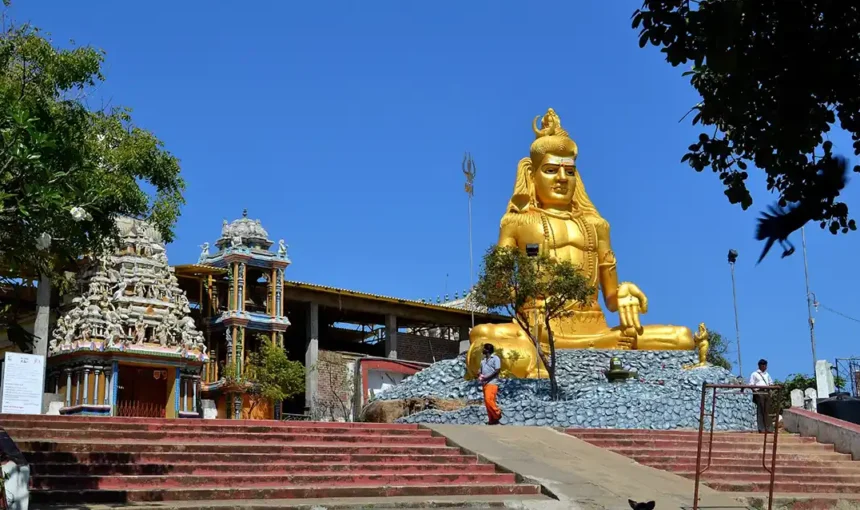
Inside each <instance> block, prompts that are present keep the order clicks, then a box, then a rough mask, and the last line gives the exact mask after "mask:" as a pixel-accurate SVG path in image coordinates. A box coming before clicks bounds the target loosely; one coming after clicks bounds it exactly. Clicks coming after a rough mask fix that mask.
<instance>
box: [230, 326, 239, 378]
mask: <svg viewBox="0 0 860 510" xmlns="http://www.w3.org/2000/svg"><path fill="white" fill-rule="evenodd" d="M232 330H233V332H232V335H231V336H232V337H233V345H231V346H230V351H229V352H228V355H229V357H230V359H229V360H227V363H228V364H229V363H233V362H235V361H236V343H237V342H238V339H239V331H238V328H236V326H232ZM234 368H235V367H234Z"/></svg>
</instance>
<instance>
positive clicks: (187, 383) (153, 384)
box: [47, 218, 209, 418]
mask: <svg viewBox="0 0 860 510" xmlns="http://www.w3.org/2000/svg"><path fill="white" fill-rule="evenodd" d="M117 226H118V228H119V232H120V237H121V239H122V244H121V245H120V246H119V248H118V249H117V250H115V251H114V252H112V253H105V254H102V255H100V256H97V257H94V258H93V259H91V260H89V261H85V263H84V264H83V265H82V267H81V269H80V271H79V274H78V296H77V297H75V298H74V299H73V300H72V306H71V308H69V309H68V310H67V311H66V312H65V313H64V314H62V315H61V316H60V318H59V319H58V320H57V322H56V325H55V328H54V330H53V335H52V337H51V340H50V343H49V350H48V374H47V387H48V390H49V391H51V390H53V392H54V393H55V394H57V395H62V396H64V402H63V404H64V405H63V406H62V408H61V409H60V410H59V411H60V413H61V414H89V415H111V414H113V415H119V416H146V417H167V418H172V417H183V416H198V410H197V394H196V393H197V388H198V381H199V378H200V372H201V369H202V367H203V365H204V363H206V362H207V361H208V360H209V356H208V355H207V352H206V351H207V349H206V345H205V342H204V338H203V335H202V334H201V333H200V331H199V330H198V328H197V326H196V324H195V321H194V319H193V317H192V316H191V309H190V307H189V302H188V299H187V298H186V296H185V293H184V292H183V291H182V290H181V289H180V288H179V282H178V281H177V279H176V276H174V274H173V271H172V269H171V268H170V266H168V264H167V254H166V251H165V247H164V244H163V243H162V242H161V239H160V236H159V235H158V233H157V232H156V231H155V229H153V228H151V227H150V226H149V225H147V224H146V223H144V222H142V221H138V220H134V219H131V218H120V219H119V220H118V221H117Z"/></svg>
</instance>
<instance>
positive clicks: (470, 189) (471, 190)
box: [463, 152, 477, 328]
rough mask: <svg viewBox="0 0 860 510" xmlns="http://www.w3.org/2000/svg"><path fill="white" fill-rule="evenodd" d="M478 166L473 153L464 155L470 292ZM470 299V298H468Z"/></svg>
mask: <svg viewBox="0 0 860 510" xmlns="http://www.w3.org/2000/svg"><path fill="white" fill-rule="evenodd" d="M476 171H477V167H476V166H475V160H473V159H472V155H471V154H469V153H468V152H467V153H466V154H464V155H463V175H465V176H466V186H465V189H466V194H467V195H469V294H472V292H473V290H474V257H473V254H472V196H473V195H474V194H475V173H476ZM467 300H468V298H467ZM469 310H470V311H471V312H472V327H473V328H474V327H475V307H474V306H472V305H471V304H470V305H469Z"/></svg>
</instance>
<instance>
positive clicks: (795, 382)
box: [773, 374, 845, 409]
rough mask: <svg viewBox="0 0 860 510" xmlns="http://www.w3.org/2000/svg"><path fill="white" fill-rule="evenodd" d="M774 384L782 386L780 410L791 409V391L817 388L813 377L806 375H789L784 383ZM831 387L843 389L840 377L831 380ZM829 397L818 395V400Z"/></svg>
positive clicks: (842, 381)
mask: <svg viewBox="0 0 860 510" xmlns="http://www.w3.org/2000/svg"><path fill="white" fill-rule="evenodd" d="M773 383H774V384H778V385H780V386H782V397H781V398H780V409H786V408H789V407H791V390H801V391H806V389H807V388H817V383H816V381H815V376H812V375H806V374H789V375H788V377H786V379H785V380H784V381H777V380H774V381H773ZM833 385H834V386H836V387H837V388H843V387H845V379H843V378H842V377H840V376H836V377H834V378H833ZM828 396H829V395H819V396H818V397H819V398H827V397H828Z"/></svg>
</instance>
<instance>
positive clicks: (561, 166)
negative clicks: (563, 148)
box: [533, 154, 576, 208]
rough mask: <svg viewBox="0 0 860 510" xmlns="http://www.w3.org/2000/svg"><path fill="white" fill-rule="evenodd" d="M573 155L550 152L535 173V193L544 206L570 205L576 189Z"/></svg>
mask: <svg viewBox="0 0 860 510" xmlns="http://www.w3.org/2000/svg"><path fill="white" fill-rule="evenodd" d="M575 177H576V162H575V160H574V159H573V158H572V157H568V156H554V155H552V154H548V155H547V156H546V157H545V158H544V160H543V162H542V163H541V165H540V167H539V168H538V169H537V170H536V171H535V173H534V178H533V180H534V185H535V194H536V195H537V199H538V201H539V202H540V203H541V205H543V206H544V207H565V208H566V207H568V206H569V205H570V203H571V201H572V200H573V192H574V190H575V189H576V178H575Z"/></svg>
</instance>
